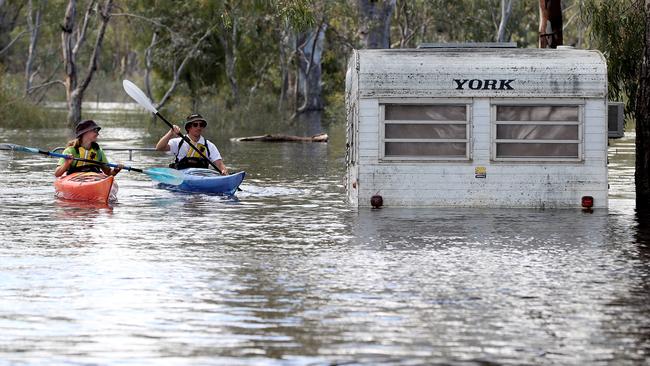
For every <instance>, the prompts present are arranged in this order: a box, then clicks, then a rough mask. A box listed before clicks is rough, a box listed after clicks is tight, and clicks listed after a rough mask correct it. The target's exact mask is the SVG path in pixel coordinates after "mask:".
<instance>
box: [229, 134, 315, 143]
mask: <svg viewBox="0 0 650 366" xmlns="http://www.w3.org/2000/svg"><path fill="white" fill-rule="evenodd" d="M231 140H232V141H262V142H327V134H326V133H320V134H318V135H313V136H293V135H282V134H280V135H261V136H248V137H234V138H232V139H231Z"/></svg>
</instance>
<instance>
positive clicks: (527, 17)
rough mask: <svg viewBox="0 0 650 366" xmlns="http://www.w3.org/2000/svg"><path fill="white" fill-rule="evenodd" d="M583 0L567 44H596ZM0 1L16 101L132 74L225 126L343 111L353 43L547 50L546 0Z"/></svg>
mask: <svg viewBox="0 0 650 366" xmlns="http://www.w3.org/2000/svg"><path fill="white" fill-rule="evenodd" d="M583 2H584V1H582V0H565V1H564V2H563V12H564V16H565V19H566V21H565V23H564V28H565V29H564V34H565V36H564V40H565V44H571V45H575V46H576V47H590V45H591V43H590V37H589V34H588V28H587V30H585V29H586V28H585V26H584V24H581V20H582V16H581V13H582V11H583V10H582V3H583ZM0 4H1V5H0V9H1V10H0V50H2V53H0V62H1V63H2V65H3V66H4V67H5V69H6V72H7V73H8V75H10V76H11V78H12V79H13V80H15V81H16V82H15V83H14V84H15V85H14V86H15V87H17V89H12V90H7V89H5V92H6V93H10V94H12V95H13V97H14V98H22V99H23V100H24V102H25V103H27V104H29V103H31V104H33V105H43V103H44V102H46V101H67V102H69V103H70V104H71V105H75V103H77V102H79V100H84V101H96V100H101V101H107V102H108V101H115V102H120V101H128V97H127V96H126V95H125V94H124V92H123V90H122V88H121V80H122V79H130V80H132V81H134V82H135V83H136V84H137V85H139V86H140V87H141V88H142V89H143V90H144V91H145V92H146V93H147V94H148V95H149V96H150V97H151V99H152V101H153V102H154V103H155V104H156V105H158V106H159V107H160V108H159V109H160V110H161V111H163V112H168V113H169V114H171V115H175V116H179V115H180V116H182V115H186V114H188V113H190V112H191V111H201V112H203V113H204V114H206V115H210V116H211V117H213V118H216V119H221V120H222V121H221V122H220V123H223V124H224V125H227V124H228V123H232V124H238V123H245V121H251V120H255V119H260V118H259V117H258V116H259V115H260V113H263V114H265V115H269V116H270V117H273V118H276V117H278V118H280V119H285V120H289V119H291V118H292V117H293V118H296V117H297V116H299V115H300V114H302V113H308V112H311V111H326V115H329V116H336V115H338V116H342V115H344V106H343V100H344V97H343V95H344V89H345V86H344V80H345V71H346V67H347V59H348V56H349V54H350V53H351V50H352V49H353V48H368V47H391V48H412V47H417V45H418V44H421V43H428V42H466V41H472V42H486V41H489V42H493V41H513V42H516V43H517V44H518V45H519V46H520V47H536V46H537V42H538V22H539V20H538V16H539V4H537V3H536V2H529V1H501V0H485V1H474V0H459V1H443V0H413V1H402V0H392V1H389V0H387V1H378V2H375V1H367V0H336V1H320V0H319V1H305V0H280V1H259V0H247V1H220V2H216V1H215V2H211V1H209V2H203V1H185V2H177V1H172V0H145V1H136V0H101V1H99V0H83V1H71V0H65V1H64V0H58V1H51V0H50V1H47V3H46V2H45V1H44V0H27V1H17V0H6V1H3V2H2V3H0ZM62 54H63V55H66V56H65V57H62ZM86 84H87V85H86ZM80 98H81V99H80ZM8 108H9V107H8V106H7V105H5V104H3V105H2V106H0V109H8ZM34 111H38V109H37V108H35V109H34ZM78 112H79V113H78V115H77V114H75V113H69V115H68V117H67V118H68V120H67V121H66V120H61V121H60V123H61V124H62V125H65V124H66V123H67V124H73V123H74V122H75V121H76V120H78V119H79V118H81V116H82V115H83V111H81V110H79V111H78ZM34 113H36V112H34ZM15 122H16V120H15V119H12V118H8V119H5V120H3V121H2V122H0V123H2V124H4V125H11V124H13V123H15ZM260 123H263V121H260Z"/></svg>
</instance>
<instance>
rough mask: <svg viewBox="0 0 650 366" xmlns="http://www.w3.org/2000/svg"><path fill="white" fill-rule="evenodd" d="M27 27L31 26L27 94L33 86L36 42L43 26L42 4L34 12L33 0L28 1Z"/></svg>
mask: <svg viewBox="0 0 650 366" xmlns="http://www.w3.org/2000/svg"><path fill="white" fill-rule="evenodd" d="M27 7H28V11H27V27H28V28H29V32H30V36H29V48H28V51H27V61H26V62H25V95H26V96H27V95H29V94H30V89H31V88H32V80H33V77H34V75H33V74H32V67H33V65H34V57H35V56H36V42H37V41H38V32H39V28H40V27H41V6H40V4H39V5H38V9H37V10H36V14H34V13H33V11H34V9H33V7H32V0H29V1H28V3H27Z"/></svg>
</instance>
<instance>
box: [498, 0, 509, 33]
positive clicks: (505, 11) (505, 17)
mask: <svg viewBox="0 0 650 366" xmlns="http://www.w3.org/2000/svg"><path fill="white" fill-rule="evenodd" d="M511 15H512V0H501V22H500V23H499V30H498V31H497V42H507V41H508V37H506V26H507V25H508V21H509V20H510V16H511Z"/></svg>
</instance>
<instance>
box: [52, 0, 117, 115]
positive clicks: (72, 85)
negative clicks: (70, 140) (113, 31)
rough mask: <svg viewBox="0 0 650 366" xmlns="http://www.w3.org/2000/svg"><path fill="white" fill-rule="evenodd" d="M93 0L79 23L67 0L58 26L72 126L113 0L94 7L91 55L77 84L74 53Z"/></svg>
mask: <svg viewBox="0 0 650 366" xmlns="http://www.w3.org/2000/svg"><path fill="white" fill-rule="evenodd" d="M96 3H97V2H96V1H94V0H93V1H91V2H90V3H89V4H88V7H87V8H86V13H85V15H84V20H83V23H82V24H81V25H78V24H77V23H76V21H75V18H76V14H77V1H76V0H70V1H69V2H68V6H67V7H66V11H65V17H64V21H63V25H62V26H61V28H62V32H61V45H62V47H61V48H62V51H63V64H64V68H65V79H64V84H65V86H66V98H67V102H68V124H70V125H71V126H74V125H76V124H77V123H79V121H81V103H82V102H83V97H84V92H85V91H86V89H87V88H88V86H89V85H90V82H91V81H92V78H93V75H94V74H95V71H97V63H98V60H99V53H100V52H101V48H102V43H103V41H104V34H105V33H106V27H107V26H108V22H109V20H110V19H111V9H112V7H113V0H106V1H105V2H104V6H99V7H98V8H97V18H98V23H99V24H98V30H97V38H96V39H95V45H94V47H93V50H92V54H91V55H90V58H89V60H88V66H87V70H86V76H85V78H83V80H82V81H81V83H79V73H78V72H77V66H78V65H77V56H78V54H79V50H80V49H81V47H82V46H83V44H84V43H85V41H86V32H87V31H88V25H89V22H90V18H91V16H92V14H93V12H94V11H95V5H96Z"/></svg>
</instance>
